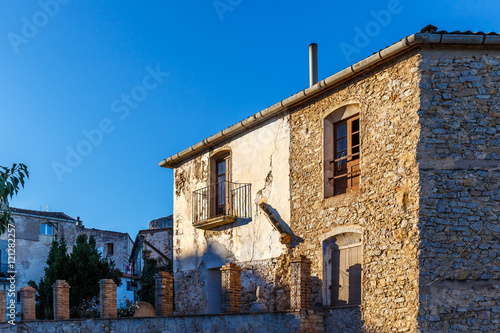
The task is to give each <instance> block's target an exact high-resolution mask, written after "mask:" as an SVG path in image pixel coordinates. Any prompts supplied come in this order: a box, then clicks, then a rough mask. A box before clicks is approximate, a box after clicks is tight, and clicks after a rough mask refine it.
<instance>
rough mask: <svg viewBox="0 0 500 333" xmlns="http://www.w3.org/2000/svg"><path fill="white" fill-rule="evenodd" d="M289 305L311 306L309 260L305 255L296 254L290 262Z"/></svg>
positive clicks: (302, 308) (300, 307)
mask: <svg viewBox="0 0 500 333" xmlns="http://www.w3.org/2000/svg"><path fill="white" fill-rule="evenodd" d="M290 269H291V274H290V277H291V281H290V298H291V299H290V307H291V308H292V310H296V311H300V310H308V309H309V308H310V307H311V261H310V260H309V259H307V258H306V256H302V255H301V256H296V257H294V258H293V259H292V262H291V264H290Z"/></svg>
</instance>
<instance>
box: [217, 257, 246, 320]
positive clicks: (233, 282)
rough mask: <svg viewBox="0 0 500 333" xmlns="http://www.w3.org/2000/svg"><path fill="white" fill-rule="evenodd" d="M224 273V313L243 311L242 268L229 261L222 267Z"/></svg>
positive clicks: (222, 273)
mask: <svg viewBox="0 0 500 333" xmlns="http://www.w3.org/2000/svg"><path fill="white" fill-rule="evenodd" d="M220 270H221V275H222V313H239V312H240V311H241V268H239V267H238V265H236V264H232V263H228V264H225V265H224V266H222V267H221V268H220Z"/></svg>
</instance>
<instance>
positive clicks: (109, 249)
mask: <svg viewBox="0 0 500 333" xmlns="http://www.w3.org/2000/svg"><path fill="white" fill-rule="evenodd" d="M106 249H107V253H106V256H108V257H110V256H112V255H113V253H114V247H113V243H107V244H106Z"/></svg>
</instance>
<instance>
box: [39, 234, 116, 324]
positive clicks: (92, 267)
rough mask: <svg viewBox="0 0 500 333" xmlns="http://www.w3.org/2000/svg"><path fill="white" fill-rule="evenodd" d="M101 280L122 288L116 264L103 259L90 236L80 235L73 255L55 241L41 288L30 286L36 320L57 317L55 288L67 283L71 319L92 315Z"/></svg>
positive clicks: (63, 243)
mask: <svg viewBox="0 0 500 333" xmlns="http://www.w3.org/2000/svg"><path fill="white" fill-rule="evenodd" d="M100 279H113V280H114V282H115V283H116V284H117V285H120V284H121V280H120V271H119V270H118V269H117V268H115V263H114V262H113V261H108V260H106V259H104V258H102V257H101V254H100V253H99V252H98V251H97V248H96V242H95V238H94V236H90V238H87V235H79V236H78V237H77V239H76V245H75V246H74V247H73V252H72V253H71V255H68V254H67V246H66V242H65V240H64V239H61V241H54V242H53V243H52V247H51V248H50V251H49V255H48V256H47V267H45V275H44V276H43V277H42V278H41V279H40V282H39V283H38V285H36V283H34V282H33V281H30V282H29V284H30V285H31V286H32V287H34V288H35V289H36V290H37V293H38V304H37V318H40V319H52V318H53V317H54V313H53V310H52V306H53V305H52V302H53V296H52V285H53V284H54V283H55V282H56V280H66V281H67V282H68V283H69V285H70V286H71V289H70V308H71V316H72V317H76V316H81V315H84V313H87V312H88V313H89V314H90V315H91V313H92V311H93V310H92V304H91V302H92V299H93V298H94V297H97V296H98V295H99V280H100ZM82 308H84V309H83V310H82ZM87 308H88V309H87ZM85 309H87V310H89V309H90V310H89V311H87V310H85ZM79 313H80V315H79Z"/></svg>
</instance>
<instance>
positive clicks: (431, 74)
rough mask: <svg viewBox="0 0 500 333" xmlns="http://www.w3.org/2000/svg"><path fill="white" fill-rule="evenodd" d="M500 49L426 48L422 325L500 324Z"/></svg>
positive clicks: (491, 327) (420, 150)
mask: <svg viewBox="0 0 500 333" xmlns="http://www.w3.org/2000/svg"><path fill="white" fill-rule="evenodd" d="M499 63H500V51H495V50H485V49H477V50H473V49H471V50H467V51H464V50H446V51H440V50H424V51H423V61H422V63H421V71H422V83H421V91H422V93H421V94H422V103H421V109H420V111H419V114H420V124H421V127H422V134H421V137H422V139H421V141H420V144H419V147H418V162H419V166H420V175H421V179H420V184H421V186H422V193H421V198H420V207H421V211H420V221H419V228H420V235H421V239H422V243H421V246H420V253H421V258H420V267H421V271H420V280H421V282H420V289H421V291H420V293H421V309H420V326H421V327H422V330H424V331H427V330H429V331H435V330H446V329H452V330H453V331H457V332H458V331H472V330H483V331H484V330H489V331H494V330H495V329H499V327H500V326H499V320H498V316H499V314H498V313H499V311H500V308H499V298H498V295H499V286H500V268H499V267H500V259H499V258H500V254H499V249H500V245H499V232H500V223H499V216H500V203H499V201H500V189H499V186H500V107H499V105H500V91H499V88H500V71H499Z"/></svg>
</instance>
